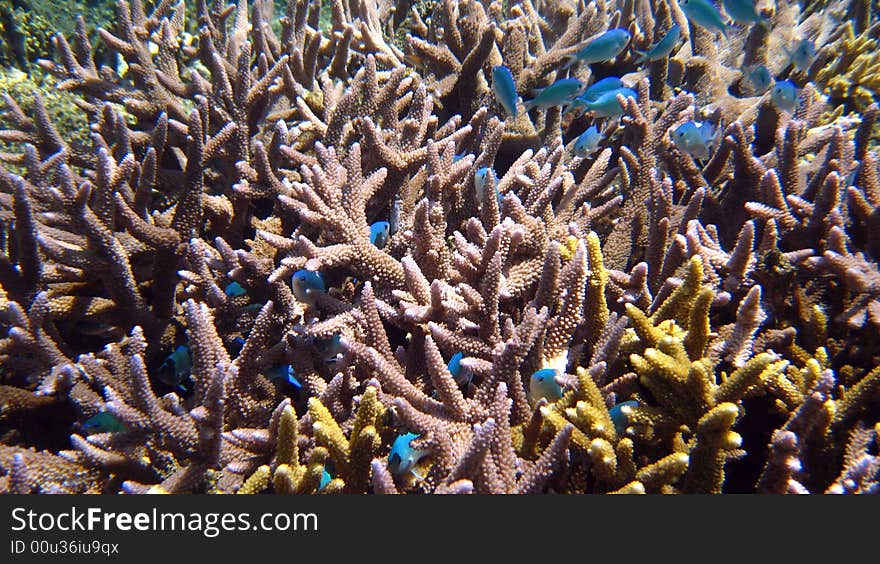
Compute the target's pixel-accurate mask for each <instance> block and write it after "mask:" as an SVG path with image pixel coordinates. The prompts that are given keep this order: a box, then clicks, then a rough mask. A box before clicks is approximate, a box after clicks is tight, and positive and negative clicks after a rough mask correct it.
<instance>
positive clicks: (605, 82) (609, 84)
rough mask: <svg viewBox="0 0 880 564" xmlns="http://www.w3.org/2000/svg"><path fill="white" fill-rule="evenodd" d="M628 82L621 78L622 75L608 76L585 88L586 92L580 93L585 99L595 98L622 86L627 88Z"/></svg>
mask: <svg viewBox="0 0 880 564" xmlns="http://www.w3.org/2000/svg"><path fill="white" fill-rule="evenodd" d="M625 87H626V84H624V83H623V81H622V80H620V77H617V76H607V77H605V78H603V79H602V80H599V81H596V82H594V83H593V84H591V85H590V86H588V87H587V89H586V90H584V93H583V94H581V95H580V97H581V98H583V99H585V100H595V99H596V98H598V97H599V96H601V95H602V94H604V93H605V92H610V91H612V90H620V89H621V88H625Z"/></svg>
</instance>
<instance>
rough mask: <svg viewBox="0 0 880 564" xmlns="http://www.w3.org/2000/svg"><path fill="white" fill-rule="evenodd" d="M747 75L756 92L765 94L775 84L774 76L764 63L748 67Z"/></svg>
mask: <svg viewBox="0 0 880 564" xmlns="http://www.w3.org/2000/svg"><path fill="white" fill-rule="evenodd" d="M746 71H747V72H746V77H747V78H748V79H749V82H751V83H752V87H754V89H755V93H756V94H763V93H764V92H766V91H767V89H768V88H770V85H771V84H773V77H772V76H770V71H769V70H768V69H767V67H765V66H764V65H755V66H753V67H749V68H748V69H746Z"/></svg>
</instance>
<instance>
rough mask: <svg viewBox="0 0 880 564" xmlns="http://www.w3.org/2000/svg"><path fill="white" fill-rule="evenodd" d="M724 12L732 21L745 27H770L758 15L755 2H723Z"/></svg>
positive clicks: (737, 0) (767, 22) (749, 0)
mask: <svg viewBox="0 0 880 564" xmlns="http://www.w3.org/2000/svg"><path fill="white" fill-rule="evenodd" d="M722 5H723V6H724V11H725V12H727V15H728V16H730V19H732V20H733V21H735V22H736V23H740V24H743V25H749V24H759V25H762V26H764V27H769V26H770V22H769V21H768V20H767V19H766V18H764V17H763V16H761V14H759V13H758V10H756V9H755V3H754V2H753V0H722Z"/></svg>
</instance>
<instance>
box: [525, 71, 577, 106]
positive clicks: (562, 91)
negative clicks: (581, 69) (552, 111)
mask: <svg viewBox="0 0 880 564" xmlns="http://www.w3.org/2000/svg"><path fill="white" fill-rule="evenodd" d="M583 89H584V84H583V83H582V82H581V81H580V80H578V79H576V78H562V79H559V80H557V81H556V82H554V83H553V84H551V85H550V86H548V87H547V88H544V89H542V90H541V91H540V92H539V93H538V95H537V96H535V97H534V98H532V99H531V100H529V101H528V102H526V103H525V107H526V111H527V112H528V111H530V110H531V109H532V108H550V107H553V106H562V105H565V104H568V103H569V102H571V100H572V99H573V98H574V97H575V96H577V95H578V94H580V93H581V92H583Z"/></svg>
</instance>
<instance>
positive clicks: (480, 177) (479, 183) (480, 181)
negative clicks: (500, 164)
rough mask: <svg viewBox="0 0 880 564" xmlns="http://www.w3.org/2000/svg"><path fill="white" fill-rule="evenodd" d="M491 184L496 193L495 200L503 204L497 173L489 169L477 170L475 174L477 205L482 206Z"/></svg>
mask: <svg viewBox="0 0 880 564" xmlns="http://www.w3.org/2000/svg"><path fill="white" fill-rule="evenodd" d="M488 184H491V186H492V189H493V190H494V191H495V198H496V199H497V200H498V202H499V203H501V194H499V193H498V182H497V180H496V178H495V171H494V170H492V169H491V168H489V167H483V168H480V169H477V171H476V172H475V173H474V190H475V191H476V194H477V203H478V204H479V205H480V206H482V205H483V202H484V201H485V198H486V185H488Z"/></svg>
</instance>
